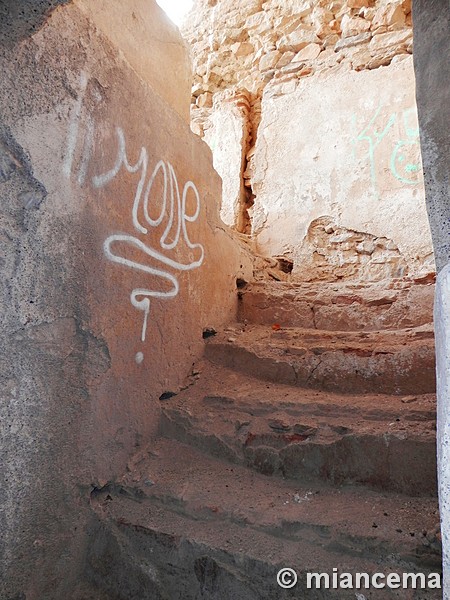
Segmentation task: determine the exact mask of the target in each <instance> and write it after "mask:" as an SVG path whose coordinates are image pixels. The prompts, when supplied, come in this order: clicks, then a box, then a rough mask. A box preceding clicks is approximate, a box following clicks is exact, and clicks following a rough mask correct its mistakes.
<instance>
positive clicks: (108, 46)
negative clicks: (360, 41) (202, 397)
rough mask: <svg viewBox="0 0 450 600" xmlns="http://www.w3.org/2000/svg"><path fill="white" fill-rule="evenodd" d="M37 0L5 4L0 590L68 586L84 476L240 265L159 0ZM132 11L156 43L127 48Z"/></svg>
mask: <svg viewBox="0 0 450 600" xmlns="http://www.w3.org/2000/svg"><path fill="white" fill-rule="evenodd" d="M23 4H24V5H25V4H30V5H31V4H33V3H32V2H29V3H26V2H24V3H23ZM42 4H43V3H42V2H40V3H39V10H37V11H35V12H33V11H32V10H31V7H28V8H30V10H28V9H25V8H24V9H23V10H22V11H18V12H17V13H16V12H14V11H11V13H9V12H1V11H0V18H1V19H2V20H1V26H2V29H1V31H2V36H1V40H0V43H1V52H0V73H1V80H2V81H1V86H0V115H1V117H0V194H1V205H0V236H1V240H2V245H1V262H0V268H1V278H0V281H1V284H0V303H1V306H2V322H1V333H2V335H1V337H2V344H1V347H0V380H1V396H2V397H1V403H0V423H1V430H0V453H1V455H2V465H1V468H0V540H1V542H0V554H1V556H2V575H1V578H0V598H2V600H10V599H11V600H12V599H14V600H19V599H23V600H24V599H26V600H43V599H45V600H61V599H62V598H71V599H75V598H78V596H77V590H76V588H77V585H78V584H79V583H80V579H79V573H80V572H81V569H82V565H83V561H84V559H85V547H86V536H87V534H88V532H89V523H88V522H87V516H86V515H87V514H88V510H87V509H88V505H89V501H90V498H91V494H94V495H95V493H96V492H97V491H98V490H100V489H101V488H102V487H103V486H104V485H106V484H107V483H108V482H112V483H113V482H114V481H115V480H116V478H117V477H118V476H119V475H120V474H122V473H124V472H125V470H126V465H127V462H128V460H129V457H130V456H132V455H134V454H136V452H139V448H140V445H141V444H143V443H148V441H149V440H150V439H151V436H152V435H153V434H154V433H155V431H156V428H157V426H158V417H159V411H160V402H161V400H160V397H162V398H164V397H165V396H164V394H167V393H168V392H170V393H174V392H177V391H178V390H179V389H180V388H181V387H183V386H185V385H186V381H189V380H188V379H187V377H188V376H189V375H192V373H191V371H192V364H193V362H194V361H195V360H196V359H197V358H198V357H199V356H200V355H201V354H202V351H203V343H204V342H203V339H202V331H203V329H204V328H206V327H220V326H221V325H222V324H223V323H225V322H228V321H229V320H230V319H231V318H232V317H233V316H234V315H235V313H236V301H237V300H236V289H235V282H236V277H238V276H242V269H241V265H244V263H243V262H241V256H240V251H239V250H238V249H237V245H236V243H235V241H234V240H233V239H232V237H231V236H230V233H229V232H228V231H226V230H225V228H224V226H223V224H222V223H221V222H220V221H219V218H218V199H219V198H220V194H221V185H220V179H219V177H218V176H217V175H216V173H215V172H214V170H213V168H212V158H211V152H210V150H209V148H208V147H207V146H206V144H204V143H203V142H202V141H201V140H200V139H199V138H198V137H196V136H194V135H193V134H192V133H191V131H190V129H189V125H188V123H187V122H186V115H187V108H188V106H187V105H188V104H189V87H188V85H187V82H188V81H189V73H190V69H189V61H188V60H187V58H186V53H187V52H186V47H185V44H184V43H183V41H182V39H181V37H180V35H179V33H178V31H177V30H176V28H175V27H174V26H173V25H171V23H170V22H169V21H168V19H167V18H166V17H165V16H164V14H163V12H162V11H161V10H160V9H159V8H158V7H157V6H156V4H155V3H154V2H153V0H146V1H145V2H144V0H133V1H132V2H129V3H127V7H128V11H129V12H127V13H124V6H123V3H122V2H121V1H120V0H113V1H109V2H108V3H107V6H106V3H105V4H100V3H99V2H98V1H97V0H92V2H88V1H87V0H74V1H73V2H70V3H63V4H61V5H60V6H58V7H57V8H56V9H55V10H54V11H53V12H52V10H51V9H54V8H55V5H56V3H54V2H48V3H47V6H46V7H45V6H42ZM101 7H103V9H101ZM142 11H144V12H142ZM146 11H147V12H146ZM148 14H151V15H152V19H150V20H149V19H148V18H147V17H148ZM131 24H132V25H133V31H134V36H135V39H138V40H145V43H146V44H147V50H148V52H153V54H154V55H157V56H158V57H159V60H158V61H153V63H152V61H151V60H148V61H147V63H146V64H145V65H141V66H139V65H138V64H137V63H136V61H135V59H136V55H135V53H134V49H133V47H128V48H126V47H125V48H122V47H121V45H120V40H121V39H122V37H121V31H120V30H121V28H124V27H127V26H128V25H130V26H131ZM165 47H167V48H168V50H167V51H164V48H165ZM152 64H153V66H152ZM141 67H142V70H141V71H140V68H141ZM153 68H154V70H153V71H152V69H153ZM177 70H178V71H180V70H181V71H182V75H183V76H182V77H181V78H180V80H179V86H178V88H177V93H175V92H174V91H173V87H171V86H173V85H174V84H173V81H175V79H174V80H172V79H171V78H166V79H164V78H162V77H161V76H160V74H161V72H165V73H176V72H177ZM166 82H167V85H166ZM183 86H184V87H183ZM183 90H184V93H185V95H184V98H185V103H186V106H185V107H184V108H183V107H182V103H181V100H180V98H182V97H183ZM178 91H179V93H178ZM180 94H181V96H180Z"/></svg>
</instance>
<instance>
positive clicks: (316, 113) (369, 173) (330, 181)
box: [251, 57, 433, 278]
mask: <svg viewBox="0 0 450 600" xmlns="http://www.w3.org/2000/svg"><path fill="white" fill-rule="evenodd" d="M252 161H253V162H252V178H251V181H252V188H253V193H254V194H255V205H254V208H253V211H252V223H253V232H254V234H255V236H256V239H257V243H258V245H259V248H260V249H261V251H262V252H264V253H265V254H268V255H271V256H274V255H291V256H293V257H294V258H296V260H295V261H294V262H295V267H294V269H295V271H297V273H298V274H299V275H301V274H302V272H304V271H305V270H308V269H312V268H314V260H313V252H312V251H311V252H309V253H306V254H305V253H304V252H302V244H304V243H305V241H307V240H306V235H307V233H308V231H309V228H310V226H311V223H312V222H314V221H315V220H316V219H318V218H323V217H328V218H329V221H330V223H332V227H334V229H333V230H334V231H335V230H336V229H339V228H341V229H342V228H343V230H347V231H348V230H351V231H353V232H362V233H363V234H369V236H373V237H374V238H384V240H385V241H384V244H385V252H384V254H383V253H382V254H381V255H380V256H378V258H377V259H376V260H377V261H378V262H379V263H380V264H382V263H383V261H389V260H390V258H391V255H390V252H391V254H392V252H394V253H396V254H397V255H399V256H401V257H402V259H403V263H402V266H401V267H400V268H399V269H398V270H397V272H396V271H395V269H394V270H393V271H392V272H391V275H392V276H397V277H399V276H403V275H406V274H417V273H418V272H421V271H422V270H433V260H432V248H431V239H430V234H429V226H428V222H427V214H426V209H425V202H424V187H423V178H422V166H421V157H420V147H419V131H418V123H417V113H416V106H415V98H414V73H413V65H412V59H411V58H410V57H407V58H404V59H402V60H400V61H394V63H393V64H391V65H390V66H389V67H380V68H378V69H375V70H365V71H361V72H356V71H340V72H330V73H323V74H322V73H319V74H316V75H315V76H314V77H309V78H303V79H301V80H300V81H299V82H298V83H295V82H294V81H291V82H290V83H287V84H277V83H273V84H269V85H268V86H267V87H266V88H265V92H264V95H263V100H262V121H261V124H260V126H259V129H258V138H257V143H256V148H255V153H254V157H253V159H252ZM339 233H342V231H341V232H339V231H338V234H339ZM334 241H335V242H342V241H343V240H334ZM344 241H345V240H344ZM360 241H361V240H360ZM330 248H331V249H330V250H329V251H330V252H332V248H333V245H332V244H331V246H330ZM346 250H351V249H350V248H346ZM362 253H364V251H363V252H362ZM354 254H355V256H356V254H357V253H356V252H355V253H354ZM369 254H370V253H369ZM348 258H349V260H356V259H355V257H354V256H349V257H348ZM342 260H344V262H345V260H346V259H345V257H344V258H343V259H342ZM384 275H385V273H384V271H380V272H379V273H378V275H376V274H375V275H374V278H376V277H377V276H380V277H381V276H384ZM369 278H370V277H369Z"/></svg>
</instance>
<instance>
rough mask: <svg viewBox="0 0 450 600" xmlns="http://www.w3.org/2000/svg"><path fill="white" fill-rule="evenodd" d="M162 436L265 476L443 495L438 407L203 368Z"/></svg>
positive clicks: (170, 405)
mask: <svg viewBox="0 0 450 600" xmlns="http://www.w3.org/2000/svg"><path fill="white" fill-rule="evenodd" d="M196 372H197V375H196V382H195V384H194V385H192V386H190V387H188V388H187V389H185V390H184V391H182V392H181V393H179V394H177V395H175V396H172V397H171V398H170V399H168V400H166V401H164V402H163V403H162V415H161V421H160V433H161V434H162V435H164V436H166V437H173V438H175V439H178V440H180V441H182V442H186V443H189V444H191V445H193V446H195V447H196V448H199V449H201V450H202V451H204V452H206V453H208V454H210V455H213V456H217V457H220V458H223V459H226V460H228V461H231V462H233V463H236V464H241V465H246V466H248V467H251V468H252V469H255V470H257V471H259V472H261V473H264V474H267V475H277V476H282V477H286V478H291V479H297V480H300V481H320V480H323V481H328V482H331V483H334V484H342V483H359V484H364V485H366V486H369V487H373V488H376V489H387V490H395V491H399V492H404V493H409V494H412V495H434V494H436V432H435V427H436V421H435V397H434V395H432V394H428V395H413V396H404V397H402V396H386V395H376V394H370V395H360V396H355V395H345V394H336V393H330V392H321V391H316V390H308V389H302V388H296V387H293V386H288V385H283V384H268V383H266V382H264V381H262V380H261V379H258V378H253V377H249V376H245V375H243V374H241V373H239V372H237V371H234V370H232V369H226V368H223V367H218V366H217V365H214V364H211V363H209V362H208V361H205V362H204V363H203V364H201V365H198V366H197V367H196Z"/></svg>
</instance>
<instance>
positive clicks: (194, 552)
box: [88, 440, 441, 600]
mask: <svg viewBox="0 0 450 600" xmlns="http://www.w3.org/2000/svg"><path fill="white" fill-rule="evenodd" d="M92 507H93V509H94V511H95V514H96V518H97V526H96V528H95V529H93V533H92V544H91V547H90V550H89V560H88V562H89V571H90V575H91V579H92V581H93V582H94V583H95V584H96V585H97V586H98V587H99V588H103V589H106V590H107V591H108V590H111V591H113V590H114V591H115V592H116V593H118V592H120V591H121V590H123V589H127V593H128V595H126V596H125V597H126V598H127V599H128V598H129V599H130V600H131V599H136V600H137V599H139V600H147V599H150V598H151V600H159V599H167V598H170V599H171V600H172V599H173V600H176V599H180V600H181V599H183V600H191V599H192V600H194V599H195V600H197V599H198V598H206V599H211V600H213V599H214V600H222V599H223V600H228V599H230V600H231V599H232V598H233V599H234V598H239V599H243V600H245V599H247V598H248V599H250V600H264V599H267V600H268V599H269V598H270V599H272V598H292V599H293V598H308V599H312V600H314V599H317V600H318V599H319V598H320V599H323V598H325V597H326V598H335V599H339V600H344V599H345V598H355V592H354V591H351V590H323V589H322V590H313V589H306V573H307V572H328V573H332V569H333V568H337V569H338V570H339V572H350V573H353V574H354V573H356V572H368V573H373V572H388V573H389V572H398V573H402V572H404V571H406V572H422V571H423V572H424V573H427V574H428V573H429V572H430V571H431V572H437V571H439V570H440V561H441V559H440V542H439V535H438V533H436V525H437V523H438V515H437V502H436V500H434V499H429V498H428V499H425V498H420V499H418V498H415V499H412V498H408V497H405V496H401V495H397V494H380V493H375V492H372V491H369V490H363V489H361V488H353V487H345V488H341V489H332V488H329V487H327V486H323V485H322V486H320V485H315V486H312V487H311V486H309V485H302V484H298V483H294V482H289V481H281V480H275V479H273V478H267V477H264V476H263V475H260V474H257V473H252V472H249V471H248V470H247V469H245V468H243V467H239V466H232V465H229V464H227V463H224V462H222V461H219V460H215V459H212V458H211V457H207V456H204V455H203V454H201V453H200V452H198V451H196V450H194V449H192V448H191V447H189V446H184V445H182V444H179V443H177V442H175V441H173V440H159V441H155V442H153V443H152V444H151V446H149V448H148V449H146V450H144V451H141V452H140V453H139V454H138V455H137V456H136V457H135V458H134V460H133V461H131V462H130V464H129V468H128V472H127V474H126V475H125V476H124V477H123V479H122V480H121V481H119V482H116V483H114V484H112V483H110V484H107V485H106V486H105V487H104V488H102V489H100V490H96V491H95V493H94V494H93V495H92ZM281 567H291V568H294V569H295V570H296V571H297V573H298V574H299V583H298V585H297V586H296V587H295V588H294V589H293V590H290V591H283V590H281V589H280V588H279V587H278V586H277V584H276V573H277V572H278V570H279V569H280V568H281ZM361 591H362V592H363V593H364V595H365V596H366V598H368V599H369V598H371V599H378V598H380V599H381V598H391V597H392V598H394V597H395V598H401V599H404V600H407V599H408V600H409V599H411V600H412V599H413V598H414V599H416V600H418V599H419V598H423V599H425V598H427V600H431V599H434V598H436V599H437V598H438V597H439V595H438V594H437V593H436V590H395V591H394V590H391V591H390V592H389V591H388V590H383V594H379V592H377V590H374V589H372V590H367V591H366V590H361ZM437 591H438V590H437ZM118 597H122V596H120V593H118Z"/></svg>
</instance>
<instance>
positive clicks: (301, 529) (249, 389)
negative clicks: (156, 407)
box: [88, 282, 441, 600]
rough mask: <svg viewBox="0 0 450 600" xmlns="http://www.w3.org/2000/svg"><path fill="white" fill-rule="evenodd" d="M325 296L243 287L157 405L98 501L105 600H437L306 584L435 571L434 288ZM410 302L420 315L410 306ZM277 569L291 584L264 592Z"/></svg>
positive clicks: (93, 562)
mask: <svg viewBox="0 0 450 600" xmlns="http://www.w3.org/2000/svg"><path fill="white" fill-rule="evenodd" d="M321 289H322V290H323V291H322V293H319V288H313V286H308V285H306V286H305V285H302V286H285V287H284V288H283V286H278V287H277V288H273V286H271V285H266V284H263V283H260V284H254V285H253V286H248V287H247V288H246V289H244V290H243V291H242V290H241V291H240V296H241V307H240V316H241V319H242V320H241V321H240V322H238V323H235V324H232V325H230V326H229V327H227V328H226V329H225V330H224V331H222V332H218V333H217V335H215V336H212V337H209V338H208V339H207V340H206V342H205V344H206V345H205V357H204V359H203V360H202V361H201V362H200V363H198V364H196V365H195V366H194V368H193V371H192V374H191V376H190V378H189V380H188V381H187V382H186V386H185V388H184V389H183V390H182V391H180V392H179V393H178V394H175V395H172V396H170V397H164V399H162V400H161V403H162V414H161V422H160V428H159V432H160V438H159V440H158V441H157V442H156V444H155V443H152V444H151V445H149V447H148V449H146V450H143V451H141V452H140V453H139V454H138V455H136V456H135V457H134V459H133V461H131V462H130V464H129V466H128V471H127V473H126V474H125V475H124V477H123V479H122V481H120V482H117V483H114V484H108V485H107V486H105V487H104V488H102V489H100V490H96V491H95V493H94V494H93V496H92V508H93V510H94V514H95V519H96V521H97V526H96V528H95V529H94V531H95V535H94V537H93V539H94V542H93V543H92V545H91V548H90V557H89V566H88V570H89V573H90V578H91V581H92V582H93V583H94V584H95V585H96V586H98V587H99V588H100V589H102V590H103V591H104V592H106V593H110V594H116V595H115V596H112V597H114V598H116V597H117V598H120V599H122V598H127V599H134V600H146V599H147V598H148V599H150V598H151V599H152V600H154V599H156V600H159V599H161V600H162V599H170V600H175V599H180V600H181V599H183V600H191V599H192V600H194V599H195V600H197V599H208V600H228V599H230V600H231V599H233V600H234V599H238V598H239V599H240V600H247V599H249V600H260V599H264V600H266V599H267V600H269V599H274V598H277V599H278V598H281V599H284V598H286V599H288V598H290V599H294V598H296V599H297V598H302V599H303V598H304V599H311V600H315V599H322V598H333V599H336V600H338V599H339V600H344V599H347V598H348V599H349V600H350V599H351V598H353V599H354V598H358V599H359V597H358V596H357V595H356V594H357V593H359V594H362V597H363V598H366V599H367V600H369V599H374V600H376V599H380V600H381V599H383V598H401V599H402V600H412V599H414V600H419V599H422V600H434V599H436V600H437V599H438V598H440V597H441V592H440V590H439V589H420V586H418V588H417V589H388V588H385V589H378V590H377V589H373V588H371V589H361V590H359V591H358V590H356V591H355V590H351V589H334V590H333V589H329V590H326V589H324V588H322V589H308V588H307V573H309V572H319V573H331V572H332V569H333V568H336V569H338V571H339V572H340V573H342V572H348V573H352V574H355V573H360V572H362V573H372V574H373V573H377V572H378V573H385V574H388V573H392V572H395V573H400V574H402V573H418V572H421V573H424V574H426V575H427V574H429V573H431V572H433V573H435V572H440V568H441V547H440V537H439V525H438V524H439V514H438V504H437V497H436V464H435V463H436V458H435V457H436V448H435V443H436V440H435V437H436V435H435V395H434V387H435V380H434V347H433V333H432V325H431V322H430V319H429V318H428V317H429V316H430V315H431V312H430V304H429V303H428V302H427V300H426V298H427V297H430V295H429V293H430V291H432V286H431V285H429V284H427V283H426V282H422V283H420V284H414V283H413V282H409V283H408V282H406V283H405V282H403V283H402V284H401V285H400V284H399V285H398V286H397V289H396V290H384V289H382V288H380V287H379V286H378V287H377V286H375V287H374V286H372V287H370V288H364V289H362V288H361V289H359V290H358V291H356V290H354V289H353V290H350V289H348V288H345V287H341V288H338V289H337V288H336V286H326V285H324V284H321ZM412 297H415V298H416V299H419V298H421V299H422V304H421V303H420V301H418V302H416V304H415V305H414V307H413V308H412V309H410V310H408V300H410V299H411V298H412ZM350 299H352V301H350ZM311 306H312V308H311ZM312 310H313V311H314V312H315V313H316V314H317V315H320V312H321V311H322V312H323V311H325V310H326V314H327V320H326V321H323V322H322V326H321V328H317V322H316V323H315V325H316V327H314V325H313V326H311V323H308V322H305V320H306V315H307V314H310V313H311V311H312ZM288 314H289V318H288V317H287V315H288ZM275 317H276V318H277V319H278V321H277V322H274V319H275ZM283 321H285V322H288V325H285V324H284V322H283ZM337 323H340V327H341V330H337V329H334V330H333V326H335V325H336V324H337ZM355 323H358V324H359V325H358V326H355ZM362 323H364V324H365V327H362V326H361V324H362ZM281 567H291V568H293V569H295V571H296V572H297V573H298V575H299V580H298V583H297V586H296V587H295V588H293V589H290V590H283V589H281V588H280V587H278V585H277V582H276V574H277V572H278V570H279V569H280V568H281ZM121 594H122V595H121ZM360 597H361V596H360Z"/></svg>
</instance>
